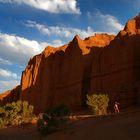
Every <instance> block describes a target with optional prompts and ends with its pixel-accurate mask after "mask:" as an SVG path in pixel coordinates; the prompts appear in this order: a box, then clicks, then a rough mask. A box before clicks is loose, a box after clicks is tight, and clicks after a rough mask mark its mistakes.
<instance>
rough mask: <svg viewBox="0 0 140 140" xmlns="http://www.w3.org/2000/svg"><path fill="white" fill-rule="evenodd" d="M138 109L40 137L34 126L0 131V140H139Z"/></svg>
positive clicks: (82, 122)
mask: <svg viewBox="0 0 140 140" xmlns="http://www.w3.org/2000/svg"><path fill="white" fill-rule="evenodd" d="M139 131H140V108H137V109H136V110H133V111H132V110H131V111H130V109H129V110H126V111H125V112H124V113H120V114H119V115H109V116H101V117H92V118H88V119H87V118H86V119H84V120H80V121H75V122H73V123H71V124H69V125H68V126H66V127H65V128H64V129H62V130H61V131H58V132H55V133H53V134H51V135H49V136H47V137H41V136H40V134H39V133H38V132H37V130H36V126H35V125H26V126H20V127H11V128H5V129H0V140H31V139H32V140H140V132H139Z"/></svg>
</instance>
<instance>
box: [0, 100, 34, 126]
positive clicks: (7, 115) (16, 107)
mask: <svg viewBox="0 0 140 140" xmlns="http://www.w3.org/2000/svg"><path fill="white" fill-rule="evenodd" d="M32 118H33V106H32V105H29V104H28V102H26V101H23V102H22V101H17V102H12V103H8V104H6V105H5V106H3V107H0V125H1V124H2V125H20V124H22V123H28V122H30V121H31V120H32ZM2 125H1V126H2Z"/></svg>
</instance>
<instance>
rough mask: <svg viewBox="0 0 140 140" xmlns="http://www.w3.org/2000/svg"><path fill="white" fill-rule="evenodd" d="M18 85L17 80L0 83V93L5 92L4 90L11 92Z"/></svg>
mask: <svg viewBox="0 0 140 140" xmlns="http://www.w3.org/2000/svg"><path fill="white" fill-rule="evenodd" d="M19 84H20V81H19V80H8V81H7V80H3V81H0V93H2V92H4V91H6V90H11V89H13V88H14V87H16V86H17V85H19Z"/></svg>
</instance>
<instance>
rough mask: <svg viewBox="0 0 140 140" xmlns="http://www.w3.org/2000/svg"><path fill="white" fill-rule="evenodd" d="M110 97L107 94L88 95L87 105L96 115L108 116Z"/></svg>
mask: <svg viewBox="0 0 140 140" xmlns="http://www.w3.org/2000/svg"><path fill="white" fill-rule="evenodd" d="M108 102H109V97H108V95H107V94H93V95H87V105H89V106H90V107H91V108H92V112H93V114H95V115H104V114H107V107H108Z"/></svg>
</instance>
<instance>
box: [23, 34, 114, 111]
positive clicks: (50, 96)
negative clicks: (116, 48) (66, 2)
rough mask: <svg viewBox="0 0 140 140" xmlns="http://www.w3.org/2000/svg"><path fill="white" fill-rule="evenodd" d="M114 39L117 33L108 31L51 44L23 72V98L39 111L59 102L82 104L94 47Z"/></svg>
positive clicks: (70, 104) (76, 105)
mask: <svg viewBox="0 0 140 140" xmlns="http://www.w3.org/2000/svg"><path fill="white" fill-rule="evenodd" d="M113 39H114V36H113V35H107V34H100V35H99V34H96V35H95V36H93V37H89V38H86V39H85V40H81V39H80V38H79V37H78V36H75V37H74V39H73V40H72V41H71V42H70V43H69V44H68V45H65V46H62V47H60V48H52V47H47V48H46V49H45V50H44V51H43V52H42V53H41V54H39V55H37V56H35V57H34V58H33V59H32V60H30V61H29V63H28V65H27V67H26V69H25V71H24V72H23V74H22V79H21V91H22V92H21V98H22V99H23V100H28V101H29V102H30V103H31V104H33V105H34V106H35V109H36V111H45V110H46V109H47V108H49V107H51V106H53V105H57V104H65V105H67V106H68V107H70V108H74V109H78V108H80V107H81V104H82V98H83V97H82V93H83V90H84V89H83V82H85V81H83V78H84V77H86V75H84V74H85V73H87V74H88V71H90V70H89V69H87V68H86V69H87V70H85V67H88V65H90V64H91V59H92V55H91V54H90V52H91V49H92V48H94V46H98V47H104V46H107V45H108V44H109V42H110V41H111V40H113ZM96 49H97V47H96ZM96 49H95V50H94V51H95V52H96V51H97V50H96ZM84 56H85V57H84ZM86 65H87V66H86ZM84 94H85V93H84Z"/></svg>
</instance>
